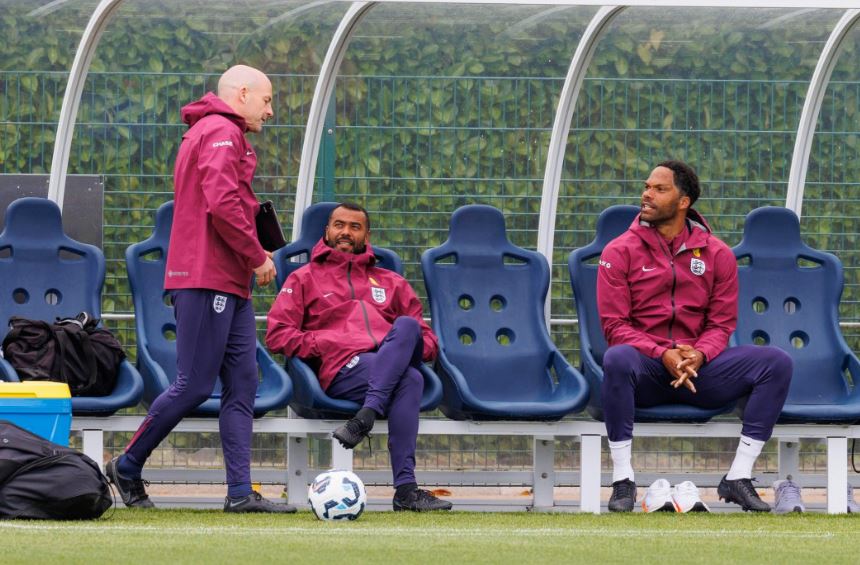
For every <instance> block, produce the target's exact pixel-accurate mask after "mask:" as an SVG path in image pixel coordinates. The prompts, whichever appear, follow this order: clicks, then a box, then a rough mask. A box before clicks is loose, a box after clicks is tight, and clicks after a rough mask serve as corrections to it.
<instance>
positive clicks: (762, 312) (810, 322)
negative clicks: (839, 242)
mask: <svg viewBox="0 0 860 565" xmlns="http://www.w3.org/2000/svg"><path fill="white" fill-rule="evenodd" d="M733 251H734V253H735V257H737V259H738V262H739V266H738V278H739V284H740V299H739V306H738V310H739V312H738V327H737V331H736V332H735V338H736V339H737V341H738V343H742V344H761V345H764V344H766V345H772V346H775V347H779V348H780V349H782V350H783V351H785V352H786V353H788V354H789V355H790V356H791V358H792V359H793V360H794V373H793V376H792V379H791V387H790V388H789V391H788V399H787V400H786V402H785V406H784V407H783V410H782V414H781V415H780V421H781V422H806V423H822V424H824V423H846V422H856V421H858V420H860V387H858V386H857V383H858V382H860V380H859V379H860V363H858V360H857V356H856V355H855V354H854V353H853V352H852V351H851V350H850V349H849V348H848V344H846V343H845V339H844V338H843V337H842V332H841V331H840V329H839V301H840V299H841V297H842V287H843V276H842V264H841V262H840V261H839V259H838V258H836V257H835V256H834V255H831V254H830V253H824V252H821V251H817V250H815V249H812V248H811V247H808V246H807V245H806V244H804V243H803V241H802V240H801V237H800V221H799V219H798V217H797V215H796V214H795V213H794V212H793V211H791V210H789V209H787V208H780V207H764V208H758V209H756V210H753V211H752V212H750V213H749V215H748V216H747V218H746V222H745V224H744V236H743V240H741V242H740V243H739V244H738V245H737V246H736V247H735V248H734V249H733ZM849 379H850V381H849ZM851 383H853V385H852V384H851Z"/></svg>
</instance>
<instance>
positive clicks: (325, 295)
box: [323, 292, 334, 298]
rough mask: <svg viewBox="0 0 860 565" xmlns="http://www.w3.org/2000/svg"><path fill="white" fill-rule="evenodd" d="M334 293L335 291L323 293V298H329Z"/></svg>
mask: <svg viewBox="0 0 860 565" xmlns="http://www.w3.org/2000/svg"><path fill="white" fill-rule="evenodd" d="M332 294H334V293H333V292H327V293H325V294H323V298H328V297H329V296H331V295H332Z"/></svg>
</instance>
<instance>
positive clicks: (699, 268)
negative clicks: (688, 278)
mask: <svg viewBox="0 0 860 565" xmlns="http://www.w3.org/2000/svg"><path fill="white" fill-rule="evenodd" d="M701 256H702V252H701V251H700V250H699V249H698V248H697V249H693V259H692V260H690V272H692V273H693V274H694V275H696V276H697V277H701V276H702V275H704V274H705V270H706V269H705V262H704V261H702V260H701V259H699V257H701Z"/></svg>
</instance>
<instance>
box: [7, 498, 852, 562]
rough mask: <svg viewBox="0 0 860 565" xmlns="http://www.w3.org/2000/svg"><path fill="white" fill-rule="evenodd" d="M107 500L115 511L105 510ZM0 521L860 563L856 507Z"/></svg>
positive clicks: (34, 553) (292, 548)
mask: <svg viewBox="0 0 860 565" xmlns="http://www.w3.org/2000/svg"><path fill="white" fill-rule="evenodd" d="M111 512H113V513H112V514H111ZM106 516H107V517H104V518H102V519H101V520H98V521H94V522H37V521H7V522H3V521H0V563H3V564H10V565H11V564H19V563H20V564H28V565H32V564H36V563H48V564H53V563H86V564H88V565H93V564H97V565H101V564H114V563H118V564H122V565H126V564H136V563H141V564H142V563H203V564H212V563H234V564H244V563H335V564H336V563H350V564H351V563H397V564H403V563H441V564H443V565H455V564H460V563H547V564H549V563H556V562H564V563H572V562H581V563H622V562H625V563H630V562H634V563H666V562H675V563H678V562H681V563H720V564H725V563H781V564H786V563H828V564H829V563H860V542H858V541H857V540H858V531H860V518H858V517H857V516H853V515H847V516H828V515H825V514H806V515H786V516H775V515H750V514H743V513H740V512H739V513H731V514H711V515H691V514H687V515H672V514H661V515H657V514H651V515H648V514H641V513H635V514H628V515H600V516H593V515H585V514H582V515H578V514H535V513H470V512H452V513H448V514H439V515H426V514H424V515H421V514H400V513H398V514H394V513H393V512H370V513H366V514H365V515H363V516H362V517H361V519H359V520H358V521H356V522H349V523H323V522H318V521H317V520H316V519H315V518H314V517H313V515H312V514H310V513H308V512H300V513H298V514H295V515H291V516H275V517H273V516H261V515H249V516H235V515H225V514H224V513H223V512H220V511H208V510H150V511H145V510H127V509H118V510H116V511H109V512H108V514H107V515H106Z"/></svg>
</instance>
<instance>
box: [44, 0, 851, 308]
mask: <svg viewBox="0 0 860 565" xmlns="http://www.w3.org/2000/svg"><path fill="white" fill-rule="evenodd" d="M122 2H123V0H102V1H101V2H100V3H99V5H98V6H97V7H96V9H95V11H94V12H93V15H92V16H91V18H90V21H89V23H88V24H87V27H86V29H85V31H84V33H83V36H82V38H81V42H80V45H79V47H78V50H77V52H76V54H75V59H74V62H73V63H72V68H71V69H70V72H69V81H68V85H67V87H66V91H65V95H64V98H63V104H62V108H61V110H60V118H59V123H58V127H57V135H56V141H55V143H54V154H53V160H52V165H51V175H50V184H49V188H48V197H49V198H50V199H52V200H54V201H55V202H57V204H58V205H59V206H60V208H61V209H62V206H63V197H64V192H65V181H66V174H67V169H68V164H69V151H70V148H71V143H72V136H73V134H74V127H75V120H76V116H77V112H78V107H79V105H80V99H81V94H82V92H83V87H84V82H85V81H86V77H87V72H88V70H89V67H90V63H91V62H92V58H93V54H94V53H95V50H96V48H97V46H98V42H99V39H100V38H101V35H102V33H103V32H104V30H105V28H106V27H107V25H108V23H109V22H110V20H111V19H112V17H113V15H114V14H115V13H116V10H117V9H118V8H119V6H120V5H121V4H122ZM385 2H404V3H409V2H413V3H414V2H417V3H424V2H432V3H440V4H441V3H448V4H462V3H464V2H456V1H452V0H377V1H374V2H354V3H352V5H351V6H350V8H349V9H348V10H347V12H346V14H345V15H344V16H343V18H342V20H341V23H340V25H339V26H338V29H337V31H336V32H335V34H334V36H333V38H332V40H331V43H330V44H329V48H328V51H327V53H326V56H325V59H324V61H323V64H322V68H321V69H320V74H319V77H318V79H317V85H316V88H315V90H314V98H313V101H312V104H311V108H310V111H309V116H308V125H307V128H306V130H305V138H304V143H303V145H302V155H301V162H300V166H299V177H298V188H297V193H296V205H295V216H294V223H293V237H294V238H295V237H296V234H297V233H298V230H299V229H300V228H301V226H300V222H301V216H302V212H303V211H304V209H305V208H307V207H308V206H310V204H311V202H312V199H313V183H314V172H315V169H316V161H317V155H318V154H319V144H320V141H321V139H322V131H323V128H324V125H325V124H324V122H325V109H326V106H327V103H328V100H329V98H330V97H331V95H332V92H333V90H334V84H335V80H336V78H337V75H338V72H339V70H340V64H341V62H342V60H343V56H344V53H345V52H346V49H347V47H348V46H349V42H350V39H351V38H352V36H353V34H354V33H355V31H356V29H357V28H358V26H359V24H360V22H361V20H362V19H363V18H364V16H365V15H367V13H368V11H369V10H370V9H371V8H373V7H374V6H375V5H378V4H380V3H385ZM468 3H477V4H526V5H528V4H536V5H580V6H582V5H590V6H601V8H600V10H598V12H597V14H596V15H595V16H594V17H593V19H592V21H591V22H590V23H589V25H588V27H587V29H586V31H585V33H584V35H583V37H582V38H581V40H580V42H579V45H578V46H577V49H576V52H575V53H574V54H573V56H572V58H571V64H570V67H569V70H568V73H567V76H566V78H565V82H564V86H563V88H562V92H561V96H560V98H559V102H558V105H557V107H556V115H555V120H554V122H553V128H552V135H551V138H550V145H549V150H548V153H547V154H548V157H547V163H546V167H545V170H544V184H543V192H542V199H541V209H540V218H539V224H538V243H537V250H538V251H539V252H540V253H542V254H543V255H544V256H545V257H546V258H547V260H548V261H550V262H552V256H553V237H554V231H555V216H556V206H557V202H558V191H559V185H560V181H561V171H562V165H563V162H564V155H565V151H566V149H567V139H568V134H569V132H570V124H571V121H572V118H573V112H574V108H575V107H576V102H577V97H578V95H579V91H580V87H581V86H582V80H583V78H584V77H585V73H586V72H587V70H588V64H589V62H590V60H591V57H592V56H593V54H594V51H595V48H596V46H597V45H598V43H599V41H600V38H601V37H602V35H603V33H604V32H605V30H606V28H607V27H608V26H609V25H610V24H611V22H612V21H613V19H614V18H615V17H616V16H617V15H618V14H619V13H620V12H621V11H622V10H623V8H625V7H645V6H651V7H654V6H658V7H659V6H667V7H671V6H677V7H680V6H683V7H687V8H689V7H695V5H696V2H690V0H628V1H627V2H624V3H623V5H617V6H607V5H605V2H599V1H594V0H470V2H468ZM700 5H701V6H703V7H704V6H708V7H725V8H732V7H744V8H749V7H760V8H809V7H813V6H812V5H811V1H810V0H799V1H798V0H778V1H770V0H759V1H758V2H755V3H754V5H752V6H751V5H750V2H749V0H701V4H700ZM814 7H815V8H817V9H821V8H836V9H847V11H846V13H845V14H844V15H843V17H842V18H841V19H840V20H839V22H838V23H837V24H836V26H835V27H834V30H833V31H832V32H831V35H830V38H829V39H828V41H827V43H826V45H825V47H824V48H823V50H822V52H821V55H820V56H819V60H818V64H817V65H816V68H815V71H814V73H813V76H812V79H811V80H810V84H809V88H808V90H807V96H806V100H805V102H804V106H803V111H802V114H801V119H800V124H799V126H798V130H797V136H796V138H795V147H794V153H793V155H792V163H791V170H790V173H789V182H788V189H787V196H786V207H788V208H791V209H792V210H794V211H795V212H796V213H797V214H798V216H799V215H800V212H801V205H802V201H803V187H804V182H805V177H806V172H807V167H808V161H809V153H810V150H811V145H812V138H813V135H814V133H815V126H816V123H817V122H818V115H819V112H820V109H821V103H822V100H823V97H824V94H825V92H826V89H827V84H828V82H829V80H830V75H831V73H832V71H833V68H834V67H835V66H836V63H837V61H838V58H839V53H840V51H841V48H842V46H843V44H844V41H845V38H846V36H847V35H848V34H849V32H850V31H851V30H852V29H853V27H854V25H855V24H856V23H857V21H858V19H860V10H857V9H855V8H856V0H817V1H816V2H815V5H814ZM546 314H547V316H546V317H547V320H549V318H550V307H549V297H547V306H546Z"/></svg>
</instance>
